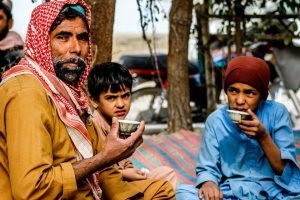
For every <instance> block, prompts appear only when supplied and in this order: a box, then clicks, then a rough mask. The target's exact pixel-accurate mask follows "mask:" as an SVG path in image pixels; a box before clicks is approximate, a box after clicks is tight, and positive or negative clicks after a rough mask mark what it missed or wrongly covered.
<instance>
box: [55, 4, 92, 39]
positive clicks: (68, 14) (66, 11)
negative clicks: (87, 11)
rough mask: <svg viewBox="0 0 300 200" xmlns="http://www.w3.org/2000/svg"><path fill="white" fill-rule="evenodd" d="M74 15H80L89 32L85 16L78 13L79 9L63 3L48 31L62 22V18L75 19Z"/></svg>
mask: <svg viewBox="0 0 300 200" xmlns="http://www.w3.org/2000/svg"><path fill="white" fill-rule="evenodd" d="M76 17H80V18H81V19H82V20H83V21H84V23H85V26H86V29H87V30H88V32H90V29H89V25H88V21H87V19H86V16H85V15H83V14H82V13H80V12H79V11H77V10H75V9H73V8H72V5H68V4H67V5H65V6H64V7H63V9H62V12H60V13H59V15H57V17H56V19H55V20H54V22H53V24H52V25H51V27H50V33H51V32H52V31H54V30H55V29H56V27H57V26H58V25H60V24H61V23H62V21H63V20H65V19H68V20H71V19H75V18H76Z"/></svg>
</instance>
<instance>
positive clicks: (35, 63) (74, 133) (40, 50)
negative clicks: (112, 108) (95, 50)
mask: <svg viewBox="0 0 300 200" xmlns="http://www.w3.org/2000/svg"><path fill="white" fill-rule="evenodd" d="M67 4H80V5H81V6H82V7H83V8H84V10H85V15H86V19H87V21H88V26H89V27H90V25H91V11H90V9H89V8H88V6H87V4H86V3H85V2H84V0H57V1H51V2H46V3H43V4H41V5H39V6H37V7H36V8H35V9H34V10H33V12H32V15H31V20H30V22H29V25H28V31H27V36H26V40H25V48H24V54H25V56H26V59H23V60H21V61H20V62H19V64H18V65H16V66H15V67H13V68H11V69H10V70H8V71H7V72H5V73H4V74H3V81H2V84H3V83H4V82H6V81H7V80H8V79H9V78H10V77H13V76H17V75H20V74H33V75H34V76H35V77H36V78H37V79H38V80H39V81H40V82H41V84H42V85H43V86H44V88H45V90H46V91H47V94H48V95H49V97H50V98H51V99H52V100H53V102H54V104H55V106H56V109H57V111H58V115H59V117H60V119H61V120H62V121H63V123H64V124H65V126H66V129H67V131H68V134H69V136H70V138H71V140H72V143H73V146H74V148H75V152H76V153H77V159H78V160H81V159H84V158H89V157H92V156H93V149H92V143H91V138H90V136H89V134H88V131H87V129H86V127H85V125H84V123H83V121H82V120H81V118H80V116H81V115H82V114H84V113H87V112H88V111H89V107H88V98H87V96H86V94H85V93H84V91H83V89H82V86H83V84H84V83H85V81H86V79H87V75H88V73H89V70H90V63H91V60H92V50H91V34H89V50H88V56H87V65H86V69H85V71H84V73H83V74H82V76H81V77H80V79H79V83H78V84H77V85H75V86H72V85H69V84H66V83H64V82H63V81H61V80H60V79H59V78H58V77H57V76H56V74H55V71H54V66H53V61H52V54H51V45H50V28H51V26H52V24H53V22H54V20H55V19H56V17H57V16H58V15H59V13H60V12H61V11H62V9H63V7H64V6H65V5H67ZM97 177H98V173H94V174H93V175H92V176H91V177H89V178H88V179H87V182H88V183H89V184H90V185H91V188H92V191H93V195H94V198H95V199H100V198H101V193H102V191H101V189H100V187H99V184H98V178H97Z"/></svg>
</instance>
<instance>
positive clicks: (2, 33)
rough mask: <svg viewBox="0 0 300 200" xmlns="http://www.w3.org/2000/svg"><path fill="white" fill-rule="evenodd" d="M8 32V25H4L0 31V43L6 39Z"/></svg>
mask: <svg viewBox="0 0 300 200" xmlns="http://www.w3.org/2000/svg"><path fill="white" fill-rule="evenodd" d="M8 31H9V28H8V23H6V26H5V27H4V28H3V29H2V30H1V31H0V41H1V40H3V39H4V38H5V37H6V35H7V33H8Z"/></svg>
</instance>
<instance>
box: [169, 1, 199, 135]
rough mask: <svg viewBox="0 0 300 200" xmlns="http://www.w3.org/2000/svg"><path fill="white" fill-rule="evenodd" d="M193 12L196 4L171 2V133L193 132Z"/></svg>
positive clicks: (191, 2)
mask: <svg viewBox="0 0 300 200" xmlns="http://www.w3.org/2000/svg"><path fill="white" fill-rule="evenodd" d="M192 9H193V0H185V1H182V0H173V1H172V6H171V11H170V30H169V51H168V62H167V66H168V83H169V86H168V133H172V132H176V131H179V130H180V129H186V130H192V129H193V127H192V117H191V108H190V104H189V103H190V93H189V80H188V42H189V34H190V27H191V22H192ZM195 92H196V91H195Z"/></svg>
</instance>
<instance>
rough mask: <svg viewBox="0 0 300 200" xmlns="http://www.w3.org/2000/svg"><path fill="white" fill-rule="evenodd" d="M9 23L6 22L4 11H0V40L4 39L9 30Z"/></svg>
mask: <svg viewBox="0 0 300 200" xmlns="http://www.w3.org/2000/svg"><path fill="white" fill-rule="evenodd" d="M9 21H10V20H7V16H6V14H5V12H4V10H2V9H0V40H2V39H3V38H5V37H6V34H7V33H8V31H9V29H10V27H9Z"/></svg>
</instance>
